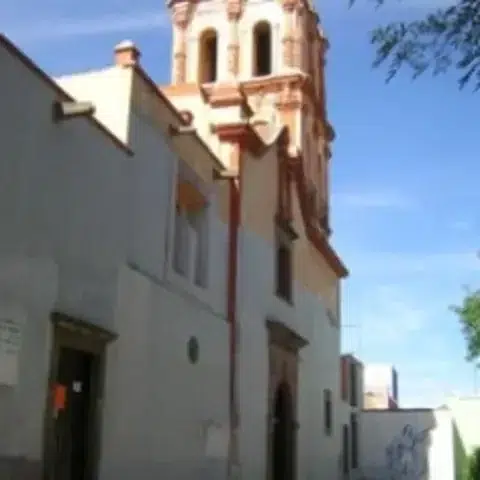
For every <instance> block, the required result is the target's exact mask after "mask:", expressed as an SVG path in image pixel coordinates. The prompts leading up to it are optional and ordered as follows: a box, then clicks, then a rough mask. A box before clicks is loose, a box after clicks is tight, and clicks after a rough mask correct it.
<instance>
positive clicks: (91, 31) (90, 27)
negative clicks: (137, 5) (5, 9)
mask: <svg viewBox="0 0 480 480" xmlns="http://www.w3.org/2000/svg"><path fill="white" fill-rule="evenodd" d="M167 25H170V23H169V20H168V17H167V14H166V13H165V12H162V11H147V12H140V13H138V12H137V13H132V12H130V13H123V14H110V15H103V16H97V17H91V18H83V19H54V18H52V19H50V20H49V21H48V22H45V23H41V22H40V23H39V22H38V21H37V22H35V23H34V24H32V25H17V26H11V27H10V28H7V32H6V33H7V35H9V36H11V37H12V38H15V39H16V40H17V39H18V40H21V41H24V42H32V41H36V42H38V41H42V42H46V41H57V40H61V39H67V38H75V37H95V36H101V35H105V34H109V33H123V32H125V33H128V32H136V31H145V30H151V29H154V28H159V27H164V26H167Z"/></svg>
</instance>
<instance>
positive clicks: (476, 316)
mask: <svg viewBox="0 0 480 480" xmlns="http://www.w3.org/2000/svg"><path fill="white" fill-rule="evenodd" d="M452 310H453V311H454V312H455V313H456V314H457V316H458V319H459V321H460V324H461V326H462V332H463V335H464V336H465V340H466V342H467V360H468V361H470V362H475V363H477V362H478V363H479V366H480V290H475V291H468V292H467V294H466V295H465V298H464V299H463V302H462V304H461V305H458V306H454V307H452Z"/></svg>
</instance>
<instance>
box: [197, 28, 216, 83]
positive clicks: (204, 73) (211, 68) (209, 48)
mask: <svg viewBox="0 0 480 480" xmlns="http://www.w3.org/2000/svg"><path fill="white" fill-rule="evenodd" d="M217 44H218V39H217V32H216V31H215V30H213V29H208V30H206V31H205V32H203V33H202V35H201V37H200V52H199V59H198V60H199V65H198V67H199V68H198V73H199V78H198V81H199V83H210V82H215V81H216V80H217V54H218V45H217Z"/></svg>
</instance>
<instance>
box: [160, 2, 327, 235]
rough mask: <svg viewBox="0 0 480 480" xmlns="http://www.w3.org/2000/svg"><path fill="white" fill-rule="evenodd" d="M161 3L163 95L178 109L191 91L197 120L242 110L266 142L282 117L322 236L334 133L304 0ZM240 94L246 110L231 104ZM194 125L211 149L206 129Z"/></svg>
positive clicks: (316, 34) (316, 30)
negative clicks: (165, 57) (169, 46)
mask: <svg viewBox="0 0 480 480" xmlns="http://www.w3.org/2000/svg"><path fill="white" fill-rule="evenodd" d="M168 8H169V10H170V12H171V15H172V23H173V52H172V58H173V62H172V75H171V85H170V86H168V87H167V88H166V89H165V92H166V93H167V95H168V96H169V97H170V99H171V100H172V102H173V103H174V104H175V105H176V106H177V107H179V108H180V109H182V110H183V109H185V108H186V106H188V105H194V104H195V101H194V100H195V99H194V98H193V97H196V99H197V103H196V105H198V106H197V107H195V108H196V110H198V111H193V112H192V113H193V116H194V119H195V120H194V124H196V126H197V124H198V123H199V122H200V121H201V122H202V123H203V124H205V123H206V122H208V123H209V124H215V123H218V121H219V120H218V119H219V118H220V119H222V121H225V118H227V116H228V121H229V122H230V123H234V122H239V121H245V118H248V121H249V122H250V123H251V124H252V125H254V126H255V127H256V129H257V132H258V133H259V135H260V136H261V137H262V138H263V139H264V140H265V141H266V142H267V143H268V141H270V140H271V139H273V138H274V137H275V134H276V133H278V131H279V130H280V129H281V128H282V127H283V126H285V125H286V126H287V127H288V129H289V137H290V146H289V147H290V149H294V150H295V151H296V152H298V154H299V156H300V157H301V161H302V163H303V165H302V166H303V171H304V176H305V183H306V189H307V190H308V195H309V202H308V203H309V206H310V210H311V212H310V213H311V216H312V217H314V219H315V221H316V223H317V226H318V227H319V228H320V229H321V230H322V231H323V232H324V233H325V234H326V235H327V236H328V235H329V233H330V228H329V169H330V166H329V163H330V143H331V142H332V141H333V139H334V132H333V129H332V127H331V125H330V123H329V122H328V119H327V111H326V103H325V72H324V70H325V56H326V52H327V49H328V40H327V39H326V37H325V35H324V33H323V30H322V27H321V24H320V19H319V16H318V14H317V13H316V11H315V8H314V6H313V4H312V3H311V1H310V0H260V1H258V0H257V1H255V2H252V1H249V0H226V1H219V0H170V2H169V3H168ZM187 96H190V97H191V98H189V99H187V98H186V97H187ZM199 98H201V99H202V102H203V103H201V102H199V101H198V99H199ZM243 101H244V102H246V103H248V107H249V108H248V112H247V110H246V109H245V108H236V109H233V108H231V107H232V106H233V105H235V106H236V107H239V106H240V103H241V102H243ZM200 103H201V104H200ZM205 104H206V105H207V107H208V108H205ZM227 107H229V109H228V111H227V110H226V109H227ZM220 109H223V110H220ZM197 119H198V122H197ZM202 128H203V130H202ZM198 130H199V132H200V133H202V132H203V134H202V136H203V137H204V139H205V140H206V141H207V143H209V144H211V145H213V147H214V148H213V150H214V151H216V148H215V142H216V140H215V139H214V138H212V136H211V134H210V131H209V130H208V129H207V128H206V127H203V126H202V125H198ZM207 130H208V131H207Z"/></svg>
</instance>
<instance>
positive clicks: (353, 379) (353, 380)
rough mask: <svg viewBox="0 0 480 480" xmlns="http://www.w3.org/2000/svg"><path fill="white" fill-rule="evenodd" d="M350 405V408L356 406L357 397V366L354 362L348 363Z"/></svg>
mask: <svg viewBox="0 0 480 480" xmlns="http://www.w3.org/2000/svg"><path fill="white" fill-rule="evenodd" d="M349 383H350V405H351V406H352V407H356V406H358V395H357V365H356V363H355V362H350V382H349Z"/></svg>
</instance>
